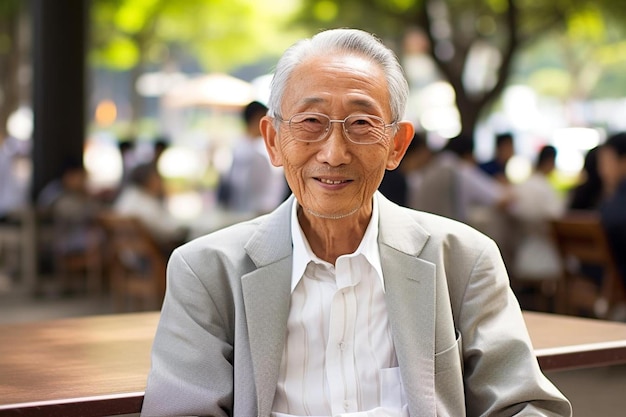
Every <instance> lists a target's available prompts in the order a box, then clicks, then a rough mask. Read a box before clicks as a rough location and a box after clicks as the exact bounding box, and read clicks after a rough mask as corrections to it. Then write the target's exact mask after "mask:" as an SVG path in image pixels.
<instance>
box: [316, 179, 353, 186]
mask: <svg viewBox="0 0 626 417" xmlns="http://www.w3.org/2000/svg"><path fill="white" fill-rule="evenodd" d="M317 180H318V181H319V182H321V183H323V184H329V185H339V184H345V183H347V182H350V180H329V179H326V178H317Z"/></svg>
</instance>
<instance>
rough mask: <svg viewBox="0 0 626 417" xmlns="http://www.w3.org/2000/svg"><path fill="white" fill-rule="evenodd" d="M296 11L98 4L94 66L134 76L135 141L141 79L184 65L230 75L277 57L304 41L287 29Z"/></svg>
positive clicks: (264, 1) (131, 0)
mask: <svg viewBox="0 0 626 417" xmlns="http://www.w3.org/2000/svg"><path fill="white" fill-rule="evenodd" d="M296 4H297V3H296ZM292 9H293V2H290V1H288V0H274V1H271V0H257V1H249V0H93V1H92V8H91V33H92V48H91V50H90V59H91V64H92V65H93V66H95V67H102V68H107V69H112V70H118V71H130V73H131V75H132V76H131V83H132V84H131V86H129V94H130V95H131V100H130V101H131V120H130V124H131V132H130V133H129V134H130V135H131V136H133V135H134V134H135V132H133V129H137V125H138V120H139V119H140V118H141V114H142V113H143V108H142V106H143V102H142V100H141V98H140V97H139V95H138V93H137V92H136V90H135V88H134V85H135V84H136V81H137V79H138V77H139V76H140V75H141V74H142V73H144V72H146V71H148V70H149V69H152V70H153V69H164V68H168V67H172V66H173V67H176V66H177V63H178V62H179V61H180V60H184V59H192V60H194V61H195V62H197V63H199V64H200V66H201V68H203V70H204V71H205V72H228V71H231V70H233V69H234V68H237V67H239V66H242V65H245V64H250V63H254V62H257V61H258V60H259V59H261V58H263V57H268V56H270V57H271V56H278V55H279V54H280V52H282V51H283V50H284V48H285V47H286V46H287V45H289V44H290V43H291V42H293V41H294V40H295V39H296V38H297V37H299V36H301V35H302V34H301V33H298V32H297V31H296V30H292V29H291V28H288V27H287V26H286V16H288V15H289V12H290V11H291V10H292Z"/></svg>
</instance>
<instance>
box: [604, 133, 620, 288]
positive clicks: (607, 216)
mask: <svg viewBox="0 0 626 417" xmlns="http://www.w3.org/2000/svg"><path fill="white" fill-rule="evenodd" d="M599 161H600V165H601V166H602V169H603V173H602V175H603V180H604V181H606V182H608V183H609V184H612V185H613V184H614V185H613V187H612V188H611V189H612V190H613V192H612V193H611V194H610V195H609V196H608V197H607V198H606V199H605V200H603V202H602V203H601V204H600V219H601V221H602V224H603V226H604V228H605V230H606V233H607V237H608V240H609V244H610V246H611V250H612V252H613V255H614V258H615V260H616V261H617V264H618V265H617V267H618V269H619V270H620V274H621V276H622V279H623V280H624V286H625V287H626V132H621V133H617V134H614V135H612V136H610V137H609V138H608V139H607V141H606V142H605V143H604V144H603V145H602V148H601V153H600V160H599Z"/></svg>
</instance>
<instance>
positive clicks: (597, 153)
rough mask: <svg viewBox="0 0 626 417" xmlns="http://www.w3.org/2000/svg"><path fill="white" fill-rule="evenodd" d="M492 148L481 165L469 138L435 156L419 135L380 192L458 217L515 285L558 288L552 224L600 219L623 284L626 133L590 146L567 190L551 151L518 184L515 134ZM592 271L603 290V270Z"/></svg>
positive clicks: (540, 154) (536, 160) (558, 269)
mask: <svg viewBox="0 0 626 417" xmlns="http://www.w3.org/2000/svg"><path fill="white" fill-rule="evenodd" d="M494 149H495V150H494V155H493V158H492V159H490V160H488V161H477V160H476V158H475V156H474V155H475V152H474V139H473V138H472V137H471V136H467V135H460V136H458V137H455V138H452V139H450V140H449V141H448V142H447V143H446V144H445V145H444V146H443V147H442V148H441V149H439V150H437V151H434V150H432V149H430V148H429V146H428V144H427V141H426V139H425V137H424V136H422V135H420V134H416V136H415V138H414V140H413V143H412V144H411V146H410V147H409V150H408V151H407V155H406V157H405V158H404V160H403V162H402V164H401V165H400V167H399V169H398V170H396V171H392V172H387V174H386V176H385V178H384V179H383V183H382V184H381V187H380V191H381V192H382V193H383V194H385V195H386V196H387V197H388V198H390V199H392V200H393V201H395V202H397V203H398V204H401V205H405V206H408V207H411V208H415V209H418V210H423V211H428V212H431V213H435V214H439V215H442V216H445V217H450V218H454V219H457V220H459V221H461V222H464V223H467V224H469V225H471V226H473V227H475V228H477V229H479V230H481V231H483V232H484V233H485V234H487V235H489V236H490V237H492V238H493V239H494V240H495V241H496V242H497V243H498V245H499V247H500V249H501V252H502V255H503V258H504V261H505V263H506V264H507V268H508V270H509V274H510V276H511V281H512V282H513V283H515V282H535V283H546V282H548V283H550V282H551V283H556V282H557V280H559V279H560V278H561V276H562V271H563V264H562V263H563V261H562V259H561V256H560V254H559V252H558V250H557V247H556V246H555V243H554V239H553V235H552V232H551V228H550V222H551V221H552V220H556V219H560V218H563V217H565V216H568V215H570V214H574V213H576V214H577V215H579V214H581V213H583V212H584V213H586V214H591V215H595V216H597V217H598V218H599V220H600V222H601V224H602V226H603V228H604V230H605V232H606V234H607V237H608V241H609V245H610V248H611V251H612V253H613V258H614V259H615V261H616V263H617V267H618V270H619V272H620V275H621V279H622V281H623V285H624V286H626V134H625V133H618V134H614V135H612V136H609V137H608V138H607V140H606V141H605V143H604V144H602V145H599V146H597V147H595V148H593V149H590V150H589V151H588V153H587V154H586V156H585V163H584V166H583V169H582V170H581V172H580V173H579V178H578V180H577V182H576V184H575V186H574V187H572V188H570V189H567V190H560V189H558V188H557V187H556V186H555V181H554V176H553V175H554V173H555V169H556V159H557V149H556V148H555V147H554V146H551V145H549V144H546V145H544V146H543V147H541V148H540V149H538V150H537V152H536V155H535V156H534V163H533V169H532V172H531V173H530V175H528V176H527V177H526V178H524V179H523V180H521V181H511V179H510V176H509V175H507V164H508V163H509V161H510V160H511V158H512V157H513V156H514V155H515V141H514V137H513V135H512V134H510V133H502V134H498V135H496V136H495V137H494ZM588 274H589V275H590V279H591V280H592V281H595V285H596V286H597V287H599V286H600V285H601V282H600V281H601V279H602V277H601V271H599V272H598V271H595V272H594V271H593V270H590V271H589V273H588ZM552 288H554V286H553V287H552ZM518 295H519V294H518ZM622 313H623V312H622ZM622 315H624V314H622ZM620 318H621V317H620Z"/></svg>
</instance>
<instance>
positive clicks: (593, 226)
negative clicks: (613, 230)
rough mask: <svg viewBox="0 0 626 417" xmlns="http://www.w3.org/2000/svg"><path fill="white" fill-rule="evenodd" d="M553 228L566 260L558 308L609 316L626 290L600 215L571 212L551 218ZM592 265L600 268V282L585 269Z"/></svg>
mask: <svg viewBox="0 0 626 417" xmlns="http://www.w3.org/2000/svg"><path fill="white" fill-rule="evenodd" d="M552 232H553V237H554V240H555V243H556V245H557V248H558V249H559V253H560V255H561V257H562V261H563V262H562V264H563V286H562V289H561V291H560V295H559V310H560V311H559V312H561V313H564V314H577V313H579V312H580V311H581V310H582V311H586V312H591V313H592V315H594V316H596V317H598V318H609V317H610V315H611V312H612V309H613V308H615V307H616V305H618V304H619V303H620V302H623V301H624V300H625V292H624V288H623V281H622V277H621V276H620V273H619V270H618V268H617V266H616V263H615V260H614V258H613V255H612V252H611V250H610V247H609V243H608V240H607V237H606V233H605V230H604V228H603V226H602V224H601V222H600V218H599V216H598V215H596V214H595V213H584V212H581V213H579V212H572V213H568V214H567V215H565V216H564V217H563V218H561V219H558V220H555V221H553V222H552ZM590 267H591V268H595V270H597V271H598V272H599V277H596V278H599V280H600V282H599V286H598V284H597V283H594V282H593V277H590V276H589V274H588V273H586V272H585V271H586V270H587V269H589V268H590Z"/></svg>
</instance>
